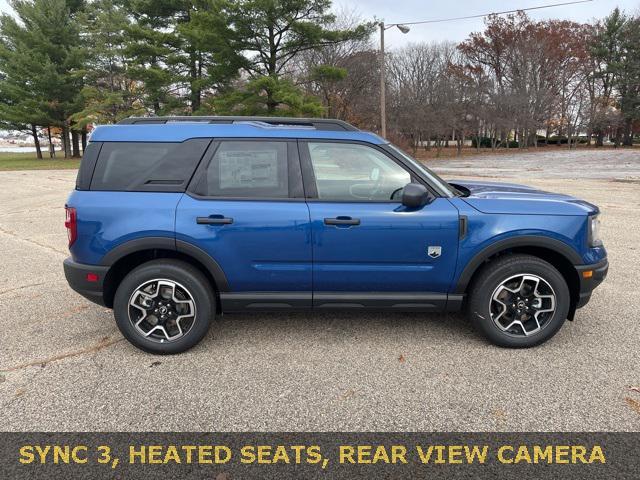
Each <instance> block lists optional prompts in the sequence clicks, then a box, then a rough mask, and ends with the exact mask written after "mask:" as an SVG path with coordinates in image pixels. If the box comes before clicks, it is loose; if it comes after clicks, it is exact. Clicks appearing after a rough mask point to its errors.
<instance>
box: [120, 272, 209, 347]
mask: <svg viewBox="0 0 640 480" xmlns="http://www.w3.org/2000/svg"><path fill="white" fill-rule="evenodd" d="M113 311H114V315H115V319H116V324H117V325H118V328H119V329H120V331H121V332H122V334H123V335H124V336H125V337H126V338H127V340H129V341H130V342H131V343H132V344H133V345H135V346H136V347H138V348H140V349H142V350H145V351H147V352H151V353H158V354H173V353H180V352H184V351H185V350H188V349H189V348H191V347H193V346H194V345H195V344H197V343H198V342H199V341H200V340H202V338H203V337H204V336H205V335H206V334H207V331H208V330H209V325H210V324H211V320H212V318H213V316H214V315H215V297H214V295H213V291H212V289H211V285H210V284H209V282H208V281H207V279H206V277H205V276H204V275H203V274H202V273H201V272H200V271H199V270H198V269H197V268H195V267H193V266H192V265H189V264H188V263H186V262H182V261H179V260H173V259H158V260H152V261H150V262H147V263H144V264H142V265H140V266H138V267H136V268H135V269H134V270H132V271H131V272H130V273H129V274H128V275H127V276H126V277H125V278H124V279H123V280H122V282H121V283H120V285H119V286H118V289H117V291H116V295H115V298H114V302H113Z"/></svg>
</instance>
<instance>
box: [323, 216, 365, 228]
mask: <svg viewBox="0 0 640 480" xmlns="http://www.w3.org/2000/svg"><path fill="white" fill-rule="evenodd" d="M324 224H325V225H337V226H341V225H346V226H348V225H360V219H359V218H351V217H336V218H325V219H324Z"/></svg>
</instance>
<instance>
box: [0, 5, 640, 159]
mask: <svg viewBox="0 0 640 480" xmlns="http://www.w3.org/2000/svg"><path fill="white" fill-rule="evenodd" d="M10 4H11V6H12V8H13V10H14V15H7V14H5V15H3V16H2V17H0V128H5V129H11V130H21V131H28V132H31V134H32V135H33V138H34V142H35V143H36V146H37V148H38V156H41V153H40V149H39V137H40V136H42V135H43V134H44V135H48V136H51V135H52V134H53V135H59V136H60V138H61V139H62V144H63V150H64V152H65V156H77V155H79V154H80V149H81V145H82V147H84V143H85V142H86V137H87V132H88V129H90V128H91V126H92V125H95V124H105V123H114V122H117V121H118V120H120V119H122V118H125V117H128V116H131V115H190V114H202V115H228V114H234V115H282V116H285V115H289V116H329V117H336V118H340V119H344V120H347V121H349V122H352V123H354V124H356V125H358V126H360V127H361V128H365V129H369V130H374V131H376V130H379V123H380V120H379V119H380V107H379V98H380V90H379V72H380V57H379V52H378V50H377V47H378V46H377V39H376V37H375V31H376V25H375V23H373V22H365V21H362V19H360V18H358V17H357V16H354V15H352V14H350V13H348V12H340V13H338V14H333V13H332V12H331V0H13V1H11V2H10ZM639 49H640V20H639V19H638V17H637V16H636V17H630V16H626V15H625V14H623V13H621V12H619V11H618V10H615V11H614V12H613V13H611V14H610V15H609V16H608V17H606V18H605V19H603V20H601V21H598V22H595V23H594V24H577V23H573V22H567V21H545V22H534V21H532V20H530V19H529V18H528V17H526V16H525V15H524V14H520V15H515V16H510V17H491V18H489V19H488V20H487V22H486V27H485V29H484V31H483V32H478V33H474V34H472V35H470V37H469V38H468V39H467V40H466V41H464V42H462V43H461V44H459V45H456V44H451V43H429V44H426V43H422V44H412V45H410V46H407V47H405V48H402V49H398V50H394V51H391V52H390V53H389V54H388V56H387V58H386V62H387V73H388V75H387V99H388V104H387V115H388V128H389V134H390V136H391V137H394V139H396V140H399V141H404V142H406V143H407V144H410V145H411V146H413V147H414V148H417V147H418V146H420V145H424V146H425V147H426V148H430V147H431V145H435V146H436V147H438V148H439V147H441V146H442V145H443V144H444V142H449V141H454V142H455V143H456V144H457V145H458V146H459V147H460V148H461V147H462V144H463V141H464V140H468V139H473V141H474V143H475V145H477V146H490V147H493V148H498V147H501V146H507V147H508V146H515V145H517V146H521V147H526V146H530V145H537V144H538V143H540V142H547V143H553V142H554V141H555V142H557V141H564V142H567V143H569V145H573V144H575V143H576V141H578V139H580V140H581V141H585V139H586V141H589V142H591V139H592V138H593V139H594V140H595V142H596V144H602V142H603V139H604V138H605V137H610V138H612V139H614V141H615V142H616V143H617V144H619V143H624V144H631V143H632V142H633V135H634V132H637V131H638V126H639V125H638V124H639V123H640V120H639V116H640V113H639V112H640V101H639V95H640V93H639V90H640V86H639V80H638V79H639V78H640V59H639V58H640V53H639ZM541 131H543V132H545V135H543V137H542V138H541V137H540V135H539V133H540V132H541ZM49 144H51V142H50V141H49ZM51 154H52V153H51Z"/></svg>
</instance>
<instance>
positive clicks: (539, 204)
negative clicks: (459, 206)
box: [449, 180, 598, 215]
mask: <svg viewBox="0 0 640 480" xmlns="http://www.w3.org/2000/svg"><path fill="white" fill-rule="evenodd" d="M449 183H451V184H452V185H453V186H454V187H458V189H459V190H461V191H462V192H463V193H468V196H466V197H463V200H464V201H465V202H467V203H468V204H469V205H471V206H472V207H473V208H475V209H476V210H479V211H481V212H483V213H497V214H500V213H504V214H521V215H590V214H594V213H597V212H598V207H596V206H595V205H592V204H591V203H589V202H585V201H584V200H580V199H577V198H575V197H572V196H571V195H565V194H562V193H552V192H545V191H544V190H538V189H536V188H533V187H528V186H526V185H518V184H515V183H497V182H475V181H474V182H470V181H466V180H452V181H450V182H449ZM459 187H462V188H459Z"/></svg>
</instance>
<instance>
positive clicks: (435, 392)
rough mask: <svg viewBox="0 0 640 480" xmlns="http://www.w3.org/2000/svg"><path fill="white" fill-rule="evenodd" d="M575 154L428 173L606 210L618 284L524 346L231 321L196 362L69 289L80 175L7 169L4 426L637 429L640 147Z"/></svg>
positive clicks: (475, 162)
mask: <svg viewBox="0 0 640 480" xmlns="http://www.w3.org/2000/svg"><path fill="white" fill-rule="evenodd" d="M533 155H535V157H534V156H533ZM580 155H581V156H582V157H581V158H585V157H584V156H585V155H586V158H587V160H580V161H584V162H585V165H584V166H582V167H580V161H578V160H577V159H576V158H573V157H572V156H571V155H569V156H566V157H565V156H558V155H557V152H555V153H553V155H551V157H549V158H548V154H547V153H543V154H539V153H536V154H531V153H524V154H509V155H505V156H500V157H499V160H500V163H499V165H498V164H497V163H496V161H494V160H490V159H487V158H485V157H478V158H476V159H474V158H470V157H465V158H464V159H463V160H453V161H450V162H445V161H442V160H439V161H436V162H433V163H432V166H434V167H435V170H436V171H444V172H445V174H446V176H447V177H448V178H452V177H456V178H459V177H466V178H472V176H473V175H476V176H483V177H486V176H487V175H489V174H490V175H493V177H494V178H495V179H496V180H498V181H499V180H501V179H502V178H504V177H508V180H507V181H509V182H519V183H526V184H530V185H534V186H538V187H542V188H545V189H547V190H552V191H567V192H569V193H572V194H574V195H577V196H579V197H582V198H585V199H586V200H589V201H591V202H593V203H596V204H598V205H599V206H600V207H601V209H602V210H603V212H604V214H603V235H604V239H605V245H606V246H607V248H608V250H609V258H610V262H611V267H610V272H609V277H608V278H607V280H606V281H605V282H604V284H603V285H602V286H601V287H600V288H599V289H597V290H596V291H595V293H594V295H593V298H592V300H591V303H590V304H589V305H588V306H587V307H585V308H584V309H582V310H580V311H579V312H578V314H577V316H576V321H574V322H567V323H565V325H564V327H563V328H562V330H561V331H560V333H559V334H558V335H556V336H555V337H554V338H553V339H552V340H551V341H550V342H548V343H547V344H545V345H542V346H540V347H538V348H534V349H530V350H505V349H499V348H496V347H493V346H491V345H489V344H487V343H486V342H485V341H484V340H483V339H482V338H480V337H479V336H478V335H476V334H475V333H474V332H473V330H472V329H471V328H470V326H469V325H468V324H467V322H466V321H465V320H464V319H463V317H462V316H461V315H457V314H456V315H453V314H449V315H446V314H441V315H427V314H420V313H406V314H405V313H370V312H369V313H363V312H349V313H340V312H322V313H284V314H279V313H270V314H259V313H254V314H237V315H227V316H224V317H222V318H220V319H218V321H217V322H215V323H214V326H213V327H212V329H211V331H210V333H209V335H208V336H207V337H206V338H205V339H204V340H203V341H202V342H201V344H200V345H198V346H197V347H195V348H194V349H192V350H191V351H189V352H187V353H185V354H182V355H177V356H172V357H158V356H153V355H149V354H146V353H143V352H141V351H139V350H137V349H135V348H134V347H132V346H131V345H129V343H128V342H126V341H125V340H123V338H122V336H121V335H120V333H119V331H118V330H117V328H116V326H115V324H114V322H113V317H112V314H111V311H110V310H107V309H105V308H102V307H99V306H97V305H94V304H92V303H90V302H88V301H87V300H85V299H83V298H82V297H80V296H79V295H77V294H75V293H74V292H73V291H72V290H71V289H70V288H69V287H68V286H67V284H66V281H65V279H64V274H63V272H62V260H63V259H64V258H65V256H66V255H67V251H66V241H67V239H66V232H65V229H64V226H63V222H64V208H63V206H64V201H65V199H66V196H67V194H68V192H69V190H70V189H71V188H73V185H74V180H75V172H74V171H29V172H0V252H2V259H1V260H0V332H2V333H0V429H1V430H9V431H14V430H29V431H43V430H44V431H135V430H141V431H148V430H151V431H172V430H176V431H189V430H191V431H198V430H203V431H241V430H242V431H245V430H249V431H260V430H261V431H305V430H309V431H405V430H406V431H485V430H499V431H583V430H587V431H589V430H591V431H607V430H615V431H638V430H640V410H639V409H638V408H637V405H640V393H639V392H640V390H634V389H633V388H634V387H638V386H640V369H639V368H638V351H639V349H640V322H639V321H638V317H637V310H638V306H639V302H640V300H639V298H640V297H639V293H640V288H639V287H640V281H639V280H638V275H635V271H636V270H637V269H638V268H640V246H639V245H638V238H639V237H638V232H639V231H640V183H638V182H637V181H636V179H637V178H638V177H637V173H636V172H638V171H639V169H640V151H638V150H634V151H626V152H625V154H624V158H623V159H622V160H621V157H619V156H616V155H612V154H611V151H610V150H606V151H600V152H593V153H589V152H580ZM565 160H566V162H565ZM460 162H463V163H460ZM520 162H525V163H526V164H527V165H537V166H535V167H531V166H529V167H527V168H526V169H519V166H520ZM457 165H458V166H457ZM459 165H463V166H459ZM594 165H597V175H596V174H595V173H594V171H595V170H594V169H595V167H593V168H592V167H591V166H594ZM489 166H490V167H491V168H488V167H489ZM585 166H589V167H588V168H585ZM501 169H503V170H504V172H501ZM606 172H609V173H608V176H607V175H605V173H606ZM594 176H597V177H598V178H593V177H594ZM587 177H589V178H587ZM613 178H617V179H619V180H620V179H622V180H624V181H613Z"/></svg>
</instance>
